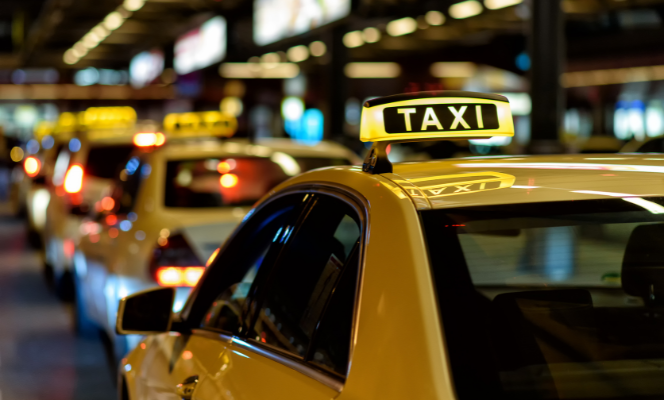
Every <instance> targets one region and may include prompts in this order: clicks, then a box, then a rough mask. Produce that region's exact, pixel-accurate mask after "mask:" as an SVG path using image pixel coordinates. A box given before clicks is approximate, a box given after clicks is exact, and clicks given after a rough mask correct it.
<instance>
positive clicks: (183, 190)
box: [165, 153, 348, 207]
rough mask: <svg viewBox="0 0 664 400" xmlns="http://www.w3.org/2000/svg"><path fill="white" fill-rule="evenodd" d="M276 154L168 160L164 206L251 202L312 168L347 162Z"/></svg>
mask: <svg viewBox="0 0 664 400" xmlns="http://www.w3.org/2000/svg"><path fill="white" fill-rule="evenodd" d="M276 154H278V155H279V157H272V158H260V157H235V158H224V159H218V158H206V159H195V160H179V161H169V162H168V165H167V173H166V196H165V205H166V207H223V206H238V205H252V204H254V203H255V202H256V201H257V200H259V199H260V198H261V197H263V195H265V194H266V193H267V192H268V191H269V190H270V189H272V188H273V187H275V186H276V185H278V184H279V183H281V182H283V181H285V180H286V179H288V178H290V177H291V176H293V175H296V174H299V173H300V172H305V171H307V170H309V169H311V168H319V167H323V166H330V165H343V164H348V161H347V160H344V159H334V158H299V157H292V156H290V155H287V154H285V153H275V155H276Z"/></svg>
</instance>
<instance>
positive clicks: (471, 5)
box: [449, 0, 482, 19]
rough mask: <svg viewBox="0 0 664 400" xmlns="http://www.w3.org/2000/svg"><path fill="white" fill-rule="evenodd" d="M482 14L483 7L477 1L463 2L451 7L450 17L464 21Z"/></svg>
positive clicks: (468, 0)
mask: <svg viewBox="0 0 664 400" xmlns="http://www.w3.org/2000/svg"><path fill="white" fill-rule="evenodd" d="M481 12H482V5H481V4H480V3H479V2H478V1H476V0H467V1H462V2H461V3H456V4H453V5H451V6H450V9H449V14H450V17H452V18H456V19H464V18H469V17H474V16H475V15H477V14H479V13H481Z"/></svg>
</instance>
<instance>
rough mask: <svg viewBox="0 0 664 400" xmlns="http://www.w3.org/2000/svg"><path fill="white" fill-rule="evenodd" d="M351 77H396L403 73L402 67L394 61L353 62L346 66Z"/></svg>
mask: <svg viewBox="0 0 664 400" xmlns="http://www.w3.org/2000/svg"><path fill="white" fill-rule="evenodd" d="M344 72H345V73H346V76H347V77H349V78H368V79H374V78H396V77H398V76H399V75H401V67H400V66H399V64H397V63H393V62H352V63H348V64H346V67H345V68H344Z"/></svg>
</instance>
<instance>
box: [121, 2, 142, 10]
mask: <svg viewBox="0 0 664 400" xmlns="http://www.w3.org/2000/svg"><path fill="white" fill-rule="evenodd" d="M143 5H145V0H124V3H122V6H123V7H124V8H125V9H126V10H127V11H138V10H140V9H141V7H143Z"/></svg>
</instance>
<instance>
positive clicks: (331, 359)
mask: <svg viewBox="0 0 664 400" xmlns="http://www.w3.org/2000/svg"><path fill="white" fill-rule="evenodd" d="M513 135H514V126H513V122H512V115H511V110H510V105H509V101H508V100H507V98H505V97H503V96H500V95H495V94H484V93H473V92H462V91H436V92H419V93H409V94H401V95H394V96H387V97H382V98H377V99H372V100H369V101H367V102H365V104H364V107H363V111H362V118H361V131H360V139H361V140H362V141H365V142H373V146H372V148H371V150H370V151H369V152H368V154H367V157H366V158H365V160H364V163H363V164H362V166H349V165H345V166H340V165H336V162H332V163H330V164H332V165H330V166H327V167H323V168H317V169H315V170H312V171H309V172H305V171H304V169H305V168H302V167H300V171H298V172H302V173H297V174H296V173H293V174H292V175H293V177H292V178H290V179H287V180H284V181H283V182H281V183H279V184H277V186H276V187H274V188H272V189H268V190H267V191H266V193H265V194H262V195H259V196H258V197H260V199H259V200H258V201H257V202H256V203H255V204H254V205H253V207H251V208H248V209H244V208H240V207H241V206H240V204H239V203H238V204H235V203H233V201H234V200H233V199H234V197H232V196H231V197H229V196H222V199H227V200H224V201H226V202H231V203H230V204H229V203H224V204H227V205H229V206H230V207H231V208H230V209H226V211H227V212H228V211H230V213H229V214H230V215H231V216H233V217H235V218H236V219H235V220H233V223H232V225H236V224H238V223H239V225H238V226H237V227H235V228H232V227H230V224H228V220H224V221H222V218H220V219H219V221H221V222H220V223H219V224H217V222H216V221H209V222H212V224H208V226H207V227H204V228H201V230H200V231H199V232H201V236H204V237H205V238H206V239H208V240H209V241H210V242H214V241H218V242H219V243H222V244H221V247H219V248H218V249H217V250H215V251H214V252H212V254H211V255H210V257H209V258H208V259H207V262H206V263H205V267H204V268H200V269H196V270H193V271H195V272H194V273H192V276H195V278H196V279H195V281H196V282H195V283H194V282H192V286H193V289H191V291H190V293H189V294H188V297H187V298H186V300H185V302H184V304H182V303H180V301H181V300H182V295H181V294H180V293H179V291H180V289H179V288H178V287H177V286H178V285H157V284H153V285H151V286H153V287H152V288H148V289H145V290H140V289H143V288H144V287H145V286H148V285H136V286H130V285H126V286H119V285H118V283H119V282H129V281H130V280H131V279H135V278H136V277H138V275H136V274H134V272H128V271H129V269H123V268H126V265H129V263H128V262H127V261H124V262H117V264H114V265H110V266H108V267H106V268H107V272H106V276H107V277H110V276H111V275H115V278H114V279H115V282H116V283H115V285H116V286H106V287H104V288H103V290H104V291H108V292H111V291H112V289H113V288H120V287H121V288H124V290H125V292H124V293H123V295H122V296H119V297H115V298H114V299H117V300H119V306H118V308H117V313H115V315H116V316H117V317H116V321H115V332H116V333H117V334H119V335H124V336H126V337H128V338H135V339H131V340H129V339H127V340H126V341H125V343H126V345H127V347H126V348H125V349H123V351H124V350H129V352H128V353H127V354H126V355H125V356H124V357H123V358H122V359H121V360H120V365H119V368H118V392H119V393H118V394H119V398H121V399H123V400H125V399H132V400H134V399H152V398H181V399H201V400H207V399H232V398H236V399H256V398H268V397H269V398H275V399H333V398H339V399H375V398H385V399H404V398H432V399H441V400H442V399H461V400H467V399H479V398H497V399H593V400H599V399H655V398H661V397H662V396H664V379H663V378H664V376H663V373H662V370H663V369H662V365H663V364H662V360H664V324H663V323H662V317H661V316H662V305H663V304H664V302H662V301H660V298H664V289H663V288H664V286H662V284H661V283H662V277H664V275H663V274H664V268H663V267H662V265H664V256H662V255H661V254H662V253H661V249H662V245H663V244H664V243H662V238H664V188H662V187H661V185H657V183H658V182H659V175H658V174H661V173H663V172H664V159H662V158H661V157H656V156H653V155H638V154H625V155H620V156H619V157H618V156H616V155H615V154H612V155H610V156H603V155H601V154H592V156H591V157H590V156H587V155H558V156H497V157H474V158H460V159H447V160H432V161H421V162H405V163H395V164H393V163H392V162H391V161H390V160H389V158H388V155H387V147H388V146H389V144H391V143H401V142H406V141H429V140H441V139H445V140H450V139H452V140H453V139H464V140H465V139H471V138H472V139H483V138H490V137H494V136H508V137H509V136H513ZM148 136H149V138H147V137H148ZM148 136H145V137H146V139H141V141H142V140H145V142H146V143H149V144H150V145H149V146H147V147H146V148H143V149H138V150H136V151H138V152H139V153H135V154H141V156H140V157H139V159H136V160H137V161H132V160H134V158H132V157H137V156H136V155H131V156H130V159H129V161H127V165H125V167H124V169H123V170H122V171H121V172H120V175H119V179H118V180H117V181H116V185H119V186H118V187H120V188H122V187H124V186H123V184H125V182H129V181H130V176H131V177H133V176H134V175H136V174H138V176H141V181H142V182H145V185H144V186H141V187H140V190H139V192H138V194H137V195H135V196H137V197H136V199H135V200H133V201H134V202H131V201H129V200H127V204H130V203H131V204H132V206H134V207H135V206H137V205H138V208H133V209H132V210H133V211H132V212H134V213H135V216H132V217H130V216H129V214H126V217H125V216H124V215H123V214H122V213H120V212H119V211H118V210H119V209H116V207H118V204H124V203H123V199H130V200H132V199H134V197H132V196H129V197H125V196H124V193H125V192H121V193H120V192H115V191H114V190H115V189H110V188H109V189H108V190H107V191H106V192H105V193H106V194H104V195H103V196H104V197H101V199H100V200H99V201H100V203H98V204H100V205H99V206H96V208H97V209H98V210H99V211H98V213H97V214H96V215H97V216H96V217H92V218H91V217H87V218H88V219H86V220H85V221H86V224H84V225H82V226H86V228H84V229H82V233H81V236H80V237H79V238H78V243H77V244H76V246H75V248H74V255H73V259H74V267H73V269H74V271H76V274H79V270H86V271H87V272H84V273H83V274H81V275H85V274H87V275H85V276H88V277H89V278H88V279H89V280H90V281H93V280H95V278H94V277H93V275H94V274H95V272H93V270H94V269H95V268H100V267H92V265H93V263H94V262H98V260H102V259H104V258H103V256H97V255H94V256H93V250H90V249H87V248H88V246H90V247H94V246H92V245H93V244H98V243H101V242H102V237H108V238H110V239H113V238H111V235H110V230H111V229H114V228H115V227H116V226H119V227H120V228H121V226H120V225H116V224H115V223H117V221H115V220H113V217H111V218H110V219H111V220H112V221H110V222H114V224H110V223H109V221H107V219H108V218H109V216H114V217H115V218H117V219H118V221H120V220H121V222H119V223H120V224H121V223H122V222H124V221H129V222H131V224H132V225H131V227H134V226H135V225H136V226H137V225H138V224H139V223H140V221H141V220H142V218H145V220H148V219H149V217H148V216H147V213H151V212H155V215H162V214H157V211H156V210H157V204H161V203H159V202H157V201H156V200H155V199H156V196H157V195H158V193H166V195H165V197H164V198H163V201H164V204H165V205H166V208H168V207H167V206H168V204H169V203H168V202H170V201H175V200H174V199H180V197H179V196H180V192H181V191H180V190H178V188H177V185H181V186H189V190H194V187H196V188H204V187H208V186H206V185H205V184H204V183H203V182H201V183H200V185H199V184H197V185H195V186H194V185H192V183H193V182H194V176H195V174H194V171H212V170H214V169H215V168H216V169H217V171H216V173H217V174H216V175H214V181H215V184H221V186H222V187H224V184H223V180H224V179H223V178H224V176H227V175H228V174H235V173H234V172H233V171H236V169H235V168H238V170H237V171H238V174H237V176H235V178H226V179H232V181H233V182H236V183H238V182H240V181H241V180H242V179H243V176H241V175H240V174H239V168H240V165H241V163H240V162H239V161H238V159H239V158H240V156H239V155H238V152H233V151H229V150H228V149H227V148H225V149H224V151H226V152H230V153H232V154H233V156H232V157H233V158H232V159H233V160H234V161H235V162H236V163H237V164H234V163H232V162H231V161H230V160H231V158H230V156H227V155H226V153H220V154H221V155H217V154H215V155H211V156H208V155H207V154H206V155H205V156H203V157H201V158H197V159H196V160H202V161H199V162H194V163H193V164H198V166H197V167H196V168H193V169H190V170H189V172H185V173H184V177H183V176H182V175H181V174H182V171H185V169H182V168H181V165H182V163H181V161H180V160H183V159H186V160H192V159H195V158H194V157H193V156H191V155H188V154H185V153H186V152H185V150H184V149H183V150H178V151H177V152H176V153H178V156H179V157H180V158H178V157H175V156H172V157H173V158H172V160H173V161H174V162H176V163H175V164H172V165H177V166H178V168H176V167H171V168H173V170H170V169H169V165H168V163H169V162H170V161H167V162H166V167H158V166H157V165H158V161H157V160H159V159H160V157H161V158H162V159H164V160H168V159H169V152H168V151H167V147H168V146H175V142H174V141H170V139H168V137H166V144H164V145H163V146H162V147H158V146H156V143H157V142H160V141H162V138H161V137H160V136H159V135H157V134H155V135H148ZM220 143H223V145H222V147H227V146H228V145H230V144H231V143H234V142H233V141H227V142H220ZM245 146H248V147H246V148H247V149H249V148H253V149H254V150H251V151H250V150H247V153H243V154H245V155H247V156H248V155H252V156H258V157H260V159H261V160H265V159H267V158H268V157H269V160H271V161H272V162H274V163H275V164H277V165H278V166H279V167H280V168H281V171H282V172H284V173H285V175H290V174H288V173H287V172H286V170H287V169H288V167H287V166H286V165H294V164H292V163H288V162H286V161H285V160H286V158H284V157H283V156H278V157H280V158H281V159H282V161H281V162H279V161H277V158H276V157H277V156H275V154H277V153H284V154H288V155H289V156H290V157H291V158H293V159H295V160H297V159H298V157H305V158H308V157H311V156H303V155H302V154H303V153H297V152H296V151H295V149H292V150H289V151H286V149H283V150H281V149H280V150H276V147H274V146H276V144H275V145H270V146H266V148H267V149H270V152H271V153H270V154H269V155H268V153H267V151H266V150H258V152H263V151H265V153H264V154H263V155H261V154H259V153H257V150H256V148H255V147H251V146H257V144H245ZM203 147H207V146H203ZM235 148H236V149H237V150H239V147H235ZM324 153H325V156H326V157H330V156H331V154H332V151H331V150H324ZM150 157H151V158H150ZM208 157H209V158H212V159H213V160H214V163H207V160H208V159H209V158H208ZM340 158H342V157H341V156H340ZM349 158H350V156H349ZM145 160H150V161H145ZM349 161H350V160H349ZM130 163H131V164H130ZM141 163H144V164H141ZM282 164H283V165H282ZM141 165H150V166H151V169H149V170H150V172H149V173H147V172H145V173H144V171H143V167H142V166H141ZM188 165H192V164H188ZM298 165H299V164H298ZM316 166H318V165H316ZM159 168H161V171H162V172H161V173H157V170H158V169H159ZM224 171H226V172H224ZM130 172H131V173H130ZM292 172H295V168H293V169H292ZM169 173H172V175H169ZM123 174H124V175H123ZM206 174H207V172H206ZM262 175H266V174H262ZM123 176H124V177H125V179H122V177H123ZM164 176H166V177H168V176H170V177H172V179H170V178H167V179H162V177H164ZM153 177H154V178H153ZM284 178H287V177H284ZM150 179H153V180H152V181H151V180H150ZM65 181H66V178H65ZM210 181H212V179H210ZM149 182H153V183H152V184H151V183H149ZM186 182H189V185H185V183H186ZM217 182H218V183H217ZM275 183H276V182H275ZM160 184H161V185H170V184H173V185H176V188H175V189H174V190H172V191H166V190H159V189H157V188H159V187H160V186H159V185H160ZM126 185H129V184H126ZM151 185H154V186H151ZM162 187H163V186H162ZM150 188H151V189H150ZM125 190H126V189H125ZM201 190H203V189H201ZM203 191H204V190H203ZM144 193H147V195H145V196H144V197H143V198H141V196H143V195H144ZM222 195H223V191H222ZM106 198H110V199H112V200H113V203H111V201H109V200H106V201H107V202H108V204H109V205H108V207H105V206H104V205H103V204H102V203H103V201H104V199H106ZM249 198H251V201H252V202H253V201H254V200H256V198H255V197H253V196H249V197H247V199H249ZM178 201H180V200H178ZM182 201H185V200H182ZM187 201H193V200H191V199H190V198H189V197H187ZM201 201H203V200H201ZM206 201H207V200H206ZM95 204H97V203H95ZM111 204H112V207H111ZM206 204H207V203H206ZM222 208H223V207H222ZM234 210H235V212H234ZM240 210H241V212H240ZM139 211H140V214H139ZM162 212H163V215H164V217H163V219H164V220H167V219H169V217H166V215H167V211H162ZM173 215H176V214H175V213H174V214H173ZM177 215H178V216H179V215H184V214H177ZM188 215H193V214H188ZM227 215H228V214H227ZM125 218H126V219H125ZM183 218H185V217H182V218H178V217H176V218H175V220H178V221H179V222H180V223H181V224H182V228H179V229H180V230H179V231H178V230H177V229H178V228H175V226H174V225H170V226H169V227H168V228H166V229H167V230H165V231H161V230H160V231H159V233H158V234H157V233H156V232H157V231H156V229H155V230H153V231H152V232H151V233H149V235H151V236H150V237H151V238H152V239H151V240H154V238H157V239H156V240H157V244H158V246H157V247H156V250H153V252H152V255H151V257H152V258H151V259H150V260H151V261H150V262H149V263H153V262H155V261H154V260H157V261H156V262H157V264H156V266H157V271H159V268H161V267H162V266H165V267H166V269H164V270H162V271H164V275H167V276H168V277H167V278H164V279H173V280H174V281H175V280H179V279H180V280H185V281H186V280H187V279H189V278H188V274H187V271H188V269H187V268H192V267H202V260H203V259H204V257H201V256H200V254H203V253H197V251H198V250H195V249H194V248H195V247H196V246H197V245H194V244H192V243H194V240H193V239H191V238H193V237H195V236H197V234H196V233H194V231H195V229H194V230H191V231H189V230H188V227H187V226H186V221H182V219H183ZM186 218H189V217H188V216H187V217H186ZM192 218H193V217H192ZM206 218H207V217H206ZM161 219H162V217H160V218H159V220H161ZM92 224H97V225H92ZM104 224H108V225H109V227H108V228H107V231H104V229H106V228H105V227H104V226H103V225H104ZM223 224H226V225H223ZM111 225H112V226H111ZM125 225H126V227H129V225H128V224H125ZM135 229H137V228H135ZM146 229H148V228H141V229H140V232H143V233H142V234H140V235H139V236H141V237H143V235H145V237H148V231H147V230H146ZM121 230H122V229H121ZM122 231H123V232H126V235H127V236H126V237H127V239H125V240H128V241H127V242H124V244H122V245H121V246H126V247H127V248H129V247H131V244H129V243H130V241H133V240H138V238H137V236H136V234H137V233H138V232H139V230H136V231H131V229H127V230H126V231H125V230H122ZM175 232H181V236H178V239H176V238H175V235H177V234H175ZM203 232H204V233H203ZM178 234H180V233H178ZM119 235H120V232H119V231H118V238H119ZM132 235H133V236H132ZM110 239H109V240H108V243H109V245H108V246H107V247H106V249H107V250H101V249H102V248H103V246H99V247H97V249H98V251H99V252H100V253H98V254H101V253H102V252H103V251H106V252H107V253H108V254H110V253H120V252H123V251H125V250H121V249H120V247H113V246H112V244H111V242H112V240H110ZM171 242H174V243H173V246H174V247H175V248H177V251H173V252H172V255H171V256H167V259H168V261H166V262H165V264H160V263H159V262H160V261H159V257H160V256H161V255H162V254H163V255H165V254H166V253H167V252H168V250H169V249H171V248H170V247H169V246H171V245H170V243H171ZM183 242H187V243H188V245H189V250H186V251H182V249H181V246H180V244H181V243H183ZM203 247H205V246H203ZM212 247H214V246H210V247H209V249H211V248H212ZM135 249H136V252H135V253H131V252H130V253H131V254H138V252H139V251H141V250H140V247H135ZM192 249H194V250H193V251H191V250H192ZM145 251H146V252H148V250H145ZM192 253H194V254H196V255H197V256H198V257H199V258H197V259H194V258H193V256H192V255H191V254H192ZM176 254H177V256H176ZM181 254H182V255H183V256H182V257H181V259H186V260H187V261H186V262H184V263H183V264H177V265H171V260H174V259H176V258H179V257H180V256H179V255H181ZM121 257H124V256H121ZM126 257H129V258H131V257H132V256H126ZM79 258H81V260H83V259H85V261H84V262H80V263H79V262H78V261H77V260H78V259H79ZM192 259H194V261H191V262H190V261H189V260H192ZM93 260H96V261H93ZM166 264H168V265H167V266H166ZM192 264H195V265H192ZM142 268H143V271H150V269H149V268H150V267H146V266H143V267H142ZM181 268H184V269H181ZM77 276H78V275H77ZM144 276H145V275H144ZM190 278H191V276H190ZM77 279H78V278H77ZM157 279H158V278H157ZM192 280H193V279H192ZM107 281H109V282H110V281H112V279H108V278H107ZM77 283H78V286H81V287H84V286H85V283H84V282H80V283H79V282H77ZM99 290H102V289H95V290H94V291H99ZM139 290H140V291H139ZM97 299H99V298H97ZM93 301H95V300H93ZM81 303H85V300H83V301H82V302H81ZM106 307H107V308H108V307H110V301H109V302H108V303H106ZM113 311H114V310H113ZM85 312H90V311H89V310H87V309H86V310H85ZM110 315H111V314H107V316H106V318H108V317H110ZM90 318H91V319H94V317H90ZM96 323H97V324H101V323H102V322H101V321H99V320H96ZM118 348H119V346H118Z"/></svg>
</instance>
